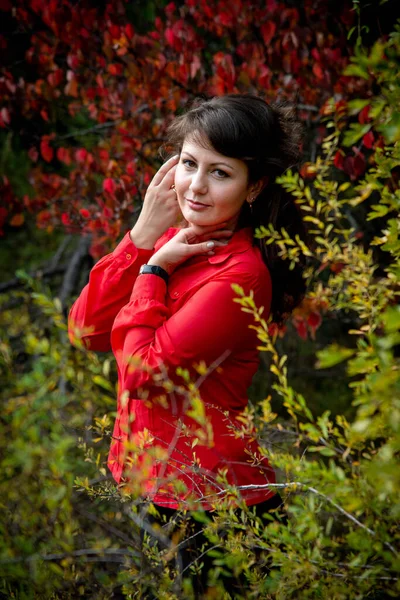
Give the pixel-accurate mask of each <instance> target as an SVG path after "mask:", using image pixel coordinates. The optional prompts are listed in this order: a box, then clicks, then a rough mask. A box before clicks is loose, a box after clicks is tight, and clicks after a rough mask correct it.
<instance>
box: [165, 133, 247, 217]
mask: <svg viewBox="0 0 400 600" xmlns="http://www.w3.org/2000/svg"><path fill="white" fill-rule="evenodd" d="M247 179H248V169H247V165H246V164H245V163H244V162H243V161H242V160H239V159H237V158H230V157H227V156H224V155H223V154H219V153H218V152H216V151H215V150H213V149H211V148H208V149H207V148H203V147H202V146H199V144H197V143H196V142H195V141H194V140H193V138H192V137H188V138H186V139H185V141H184V143H183V146H182V152H181V155H180V157H179V163H178V165H177V168H176V171H175V190H176V193H177V196H178V202H179V206H180V208H181V211H182V214H183V216H184V218H185V219H186V221H187V222H188V223H189V225H196V226H198V227H208V226H212V225H219V224H220V223H228V224H229V225H228V227H229V228H231V227H232V229H234V227H235V225H236V223H237V221H238V218H239V213H240V209H241V208H242V206H243V203H244V202H245V201H246V198H247V197H248V196H249V194H250V189H249V186H248V182H247ZM224 228H225V227H224Z"/></svg>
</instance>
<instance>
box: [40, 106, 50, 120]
mask: <svg viewBox="0 0 400 600" xmlns="http://www.w3.org/2000/svg"><path fill="white" fill-rule="evenodd" d="M40 116H41V117H42V119H43V120H44V121H48V120H49V115H48V114H47V110H46V109H45V108H42V110H41V111H40Z"/></svg>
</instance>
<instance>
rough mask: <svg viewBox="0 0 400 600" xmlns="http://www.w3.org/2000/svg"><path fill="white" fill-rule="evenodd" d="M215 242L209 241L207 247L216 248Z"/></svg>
mask: <svg viewBox="0 0 400 600" xmlns="http://www.w3.org/2000/svg"><path fill="white" fill-rule="evenodd" d="M214 246H215V242H212V241H211V242H207V248H214Z"/></svg>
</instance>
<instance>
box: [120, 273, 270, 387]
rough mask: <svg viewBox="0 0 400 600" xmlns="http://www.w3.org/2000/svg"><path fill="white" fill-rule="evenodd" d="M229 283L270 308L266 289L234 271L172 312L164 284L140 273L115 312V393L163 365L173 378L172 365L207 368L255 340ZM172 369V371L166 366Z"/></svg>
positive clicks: (140, 382) (143, 381)
mask: <svg viewBox="0 0 400 600" xmlns="http://www.w3.org/2000/svg"><path fill="white" fill-rule="evenodd" d="M232 283H238V284H239V285H241V286H242V287H243V288H244V290H245V292H246V293H249V292H250V290H251V289H253V290H254V292H255V298H256V303H257V302H259V301H260V298H262V299H264V300H265V302H264V305H265V304H268V306H265V308H266V309H267V308H269V303H270V292H271V290H270V289H268V290H266V291H265V290H264V291H261V290H260V289H259V290H258V293H257V290H256V289H254V288H255V287H257V285H258V287H259V285H260V284H257V282H255V281H254V278H253V280H251V278H250V277H249V276H248V275H246V274H244V273H239V274H238V275H237V276H235V275H233V274H230V275H229V276H225V277H224V278H220V279H216V280H211V281H210V282H208V283H207V284H206V285H204V286H203V287H202V288H201V289H199V290H198V291H197V292H196V293H195V294H194V295H193V296H192V297H191V298H190V299H189V300H188V301H187V302H186V303H185V304H184V305H183V306H182V308H181V309H180V310H178V311H177V312H176V313H175V314H173V315H172V316H171V315H170V314H169V311H168V308H167V306H166V292H167V286H166V283H165V282H164V281H163V279H161V278H160V277H157V276H156V275H140V276H139V277H138V278H137V280H136V282H135V285H134V287H133V291H132V295H131V298H130V301H129V303H128V304H126V305H125V306H124V307H123V308H122V309H121V311H120V313H119V314H118V316H117V318H116V320H115V322H114V327H113V333H112V346H113V351H114V354H115V356H116V359H117V363H118V368H119V373H120V392H123V391H125V390H127V391H128V392H129V394H132V393H133V392H134V391H135V390H136V389H138V388H143V387H144V386H145V385H146V384H147V383H150V384H151V380H152V377H153V374H154V370H156V371H158V370H159V369H160V367H161V366H163V367H164V368H167V370H168V373H169V376H170V377H171V376H172V378H174V375H175V370H176V367H178V366H181V367H183V368H189V369H190V368H191V367H193V366H194V365H195V364H196V363H197V364H198V363H199V362H201V361H204V362H205V363H206V366H207V367H209V366H211V365H212V364H213V363H214V362H215V361H217V362H218V361H219V360H221V359H222V360H223V359H224V358H226V357H227V356H228V355H229V354H230V353H231V352H232V351H234V350H235V349H236V348H237V347H240V348H246V347H249V345H250V347H251V346H252V345H253V344H255V343H256V339H257V338H256V333H255V331H254V330H253V329H251V328H249V325H251V324H254V318H253V316H252V315H251V314H249V313H245V312H243V311H242V310H241V306H240V305H239V304H238V303H237V302H234V298H235V297H236V295H235V293H234V291H233V290H232ZM171 367H172V369H171Z"/></svg>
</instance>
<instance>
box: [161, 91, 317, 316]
mask: <svg viewBox="0 0 400 600" xmlns="http://www.w3.org/2000/svg"><path fill="white" fill-rule="evenodd" d="M187 136H192V137H193V138H194V139H195V140H196V142H197V143H199V144H201V145H203V146H204V145H207V146H211V147H212V148H213V149H214V150H216V151H217V152H219V153H220V154H223V155H224V156H229V157H231V158H238V159H241V160H243V161H244V162H245V163H246V165H247V167H248V173H249V183H250V184H252V183H256V182H257V181H259V180H261V179H263V178H267V179H268V182H267V184H266V185H265V187H264V188H263V189H262V191H261V192H260V193H259V194H258V196H257V198H256V199H255V200H254V202H253V204H252V208H251V209H250V206H249V204H248V202H245V203H244V205H243V208H242V212H241V215H240V219H239V226H240V227H244V226H249V225H251V226H252V228H253V233H254V232H255V230H256V229H257V228H258V227H260V226H261V225H264V226H265V227H267V226H268V225H269V224H270V223H272V225H273V226H274V228H275V229H277V230H280V229H281V228H282V227H283V228H285V229H286V231H287V232H288V233H289V235H290V236H291V237H292V238H293V237H294V236H295V235H296V234H297V235H299V236H300V238H301V239H303V240H304V241H306V237H307V236H306V230H305V226H304V222H303V220H302V218H301V214H300V209H299V207H298V206H297V204H296V203H295V201H294V198H293V196H291V195H290V194H288V193H287V192H285V190H284V189H283V188H282V187H281V186H279V185H278V184H276V183H275V179H276V177H277V176H279V175H281V174H282V173H284V171H286V169H288V168H290V167H296V166H297V165H298V164H299V160H300V157H301V150H300V148H301V138H302V128H301V125H300V123H299V121H298V120H297V119H296V117H295V111H294V109H293V108H290V107H289V106H287V105H284V104H281V105H278V104H276V105H272V104H267V102H265V101H264V100H263V99H262V98H259V97H258V96H253V95H250V94H229V95H227V96H218V97H215V98H212V99H211V100H196V101H195V102H194V103H193V104H192V106H191V108H190V109H189V110H188V112H186V113H185V114H183V115H181V116H179V117H177V118H175V119H174V121H173V122H172V123H171V125H170V126H169V128H168V133H167V138H168V139H167V143H169V144H171V145H173V146H174V148H175V149H176V150H177V151H178V152H179V153H180V151H181V149H182V146H183V142H184V140H185V138H186V137H187ZM255 243H256V244H258V245H259V247H260V249H261V252H262V255H263V259H264V262H265V263H266V265H267V267H268V269H269V271H270V274H271V278H272V304H271V313H272V319H273V321H275V322H276V323H278V324H282V323H283V322H284V320H285V319H286V318H287V317H288V316H289V315H290V313H291V312H292V311H293V309H294V308H295V307H296V306H297V305H298V304H299V303H300V301H301V300H302V298H303V297H304V293H305V283H304V279H303V277H302V273H303V270H304V266H305V265H304V263H303V262H301V261H300V262H298V263H296V266H295V268H294V269H292V270H290V269H289V261H288V260H283V259H282V258H281V257H280V256H279V248H278V247H277V246H276V245H275V244H265V242H264V240H258V239H257V240H255Z"/></svg>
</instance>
